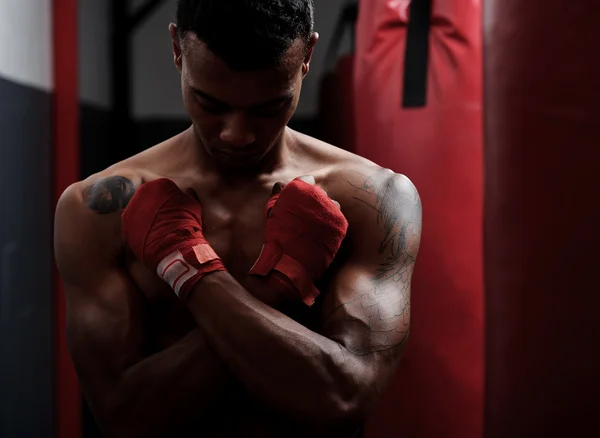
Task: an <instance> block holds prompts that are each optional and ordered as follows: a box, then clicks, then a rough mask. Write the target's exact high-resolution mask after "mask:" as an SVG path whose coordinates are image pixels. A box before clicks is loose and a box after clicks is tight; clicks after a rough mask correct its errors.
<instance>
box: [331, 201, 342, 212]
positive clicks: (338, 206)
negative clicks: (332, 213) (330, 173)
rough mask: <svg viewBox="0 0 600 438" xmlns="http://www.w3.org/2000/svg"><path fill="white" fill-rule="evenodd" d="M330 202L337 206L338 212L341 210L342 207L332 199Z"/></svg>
mask: <svg viewBox="0 0 600 438" xmlns="http://www.w3.org/2000/svg"><path fill="white" fill-rule="evenodd" d="M331 202H333V203H334V204H335V205H336V206H337V208H339V209H340V210H341V209H342V206H341V205H340V203H339V202H337V201H334V200H333V199H332V200H331Z"/></svg>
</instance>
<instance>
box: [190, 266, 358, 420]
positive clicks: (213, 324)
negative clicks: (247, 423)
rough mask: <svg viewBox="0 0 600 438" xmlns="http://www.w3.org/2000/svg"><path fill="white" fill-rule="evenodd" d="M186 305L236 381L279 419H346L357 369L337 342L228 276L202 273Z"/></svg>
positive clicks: (354, 394)
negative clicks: (269, 406)
mask: <svg viewBox="0 0 600 438" xmlns="http://www.w3.org/2000/svg"><path fill="white" fill-rule="evenodd" d="M186 304H187V306H188V308H189V309H190V311H191V313H192V314H193V315H194V318H195V319H196V321H197V323H198V324H199V325H200V326H201V327H202V329H203V330H205V331H206V333H207V335H208V339H209V342H210V343H211V345H213V347H214V349H215V350H216V351H217V354H218V355H219V356H220V357H221V359H222V360H223V361H225V362H226V363H227V364H228V365H229V367H230V368H231V369H232V370H233V372H234V373H235V374H236V375H237V377H238V378H239V379H240V380H241V381H242V382H244V384H245V385H246V386H247V387H248V388H249V389H250V390H251V391H252V392H254V393H255V394H256V395H258V396H260V397H262V398H264V399H265V400H266V401H267V402H269V403H270V404H272V405H273V406H274V407H276V408H278V409H280V410H281V411H282V412H283V413H284V414H289V415H290V416H291V417H297V418H302V419H304V420H306V419H311V420H313V421H315V422H331V421H334V420H337V419H340V418H339V417H346V416H348V415H352V413H353V410H354V409H355V407H356V406H355V405H354V404H353V403H354V402H355V401H356V395H357V394H356V391H357V388H358V385H357V381H356V380H357V376H360V375H361V373H362V371H363V369H361V362H360V361H359V360H358V358H357V357H356V356H354V355H352V354H350V353H349V352H348V351H347V350H346V349H345V348H344V347H343V346H342V345H340V344H338V343H337V342H334V341H332V340H330V339H328V338H325V337H323V336H321V335H319V334H317V333H314V332H312V331H310V330H308V329H307V328H306V327H304V326H302V325H300V324H298V323H297V322H295V321H293V320H292V319H291V318H288V317H287V316H285V315H284V314H282V313H280V312H278V311H277V310H275V309H273V308H271V307H269V306H267V305H265V304H263V303H262V302H260V301H259V300H257V299H255V298H254V297H253V296H252V295H251V294H250V293H249V292H248V291H247V290H245V289H244V288H243V287H242V286H241V285H240V284H239V283H238V282H237V281H235V279H233V277H231V276H230V275H229V274H228V273H227V272H219V273H215V274H211V275H208V276H206V277H205V278H204V279H203V280H202V281H201V282H200V283H199V284H198V285H196V287H195V290H194V291H193V293H192V295H191V296H190V298H189V299H188V301H187V303H186Z"/></svg>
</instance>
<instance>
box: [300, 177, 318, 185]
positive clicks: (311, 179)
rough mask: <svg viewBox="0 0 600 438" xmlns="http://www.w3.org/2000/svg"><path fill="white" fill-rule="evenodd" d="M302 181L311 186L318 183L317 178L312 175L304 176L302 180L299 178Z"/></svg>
mask: <svg viewBox="0 0 600 438" xmlns="http://www.w3.org/2000/svg"><path fill="white" fill-rule="evenodd" d="M298 179H299V180H300V181H304V182H305V183H307V184H310V185H311V186H314V185H315V184H316V183H317V181H316V180H315V177H314V176H312V175H304V176H301V177H300V178H298Z"/></svg>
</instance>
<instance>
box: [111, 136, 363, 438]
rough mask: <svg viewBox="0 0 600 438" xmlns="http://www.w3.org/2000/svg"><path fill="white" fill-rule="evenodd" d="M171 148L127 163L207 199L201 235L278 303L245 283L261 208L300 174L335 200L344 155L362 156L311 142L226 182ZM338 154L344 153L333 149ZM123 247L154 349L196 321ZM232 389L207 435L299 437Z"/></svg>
mask: <svg viewBox="0 0 600 438" xmlns="http://www.w3.org/2000/svg"><path fill="white" fill-rule="evenodd" d="M302 137H303V136H302ZM303 138H304V137H303ZM306 139H307V140H308V139H309V138H308V137H306ZM174 147H177V146H176V145H169V144H168V143H166V144H164V145H159V146H157V147H156V149H155V150H153V151H151V152H150V153H149V154H148V158H147V159H143V160H140V159H139V158H138V160H137V161H136V159H135V157H134V159H131V160H129V162H124V163H123V169H127V172H130V173H131V172H134V173H136V174H137V176H138V177H139V179H140V181H141V182H142V183H146V182H149V181H152V180H154V179H157V178H169V179H171V180H173V181H174V182H175V183H176V184H177V185H179V186H180V188H182V189H184V190H185V189H187V188H190V187H191V188H193V189H194V190H195V191H196V193H197V195H198V198H199V199H200V202H201V205H202V220H203V231H204V235H205V237H206V239H207V240H208V242H209V243H210V244H211V246H212V247H213V248H214V250H215V251H216V253H217V254H219V256H220V257H221V258H222V260H223V262H224V264H225V266H226V267H227V270H228V271H229V273H230V274H231V275H232V276H233V277H234V278H235V279H236V280H238V281H239V282H240V284H242V285H243V286H246V288H247V289H248V290H249V292H251V293H252V294H253V295H254V296H255V297H256V298H258V299H260V300H261V301H263V302H265V303H267V304H269V305H272V306H274V307H275V306H279V302H278V298H277V297H276V296H271V295H269V294H268V293H265V291H264V290H260V291H257V290H252V289H251V287H250V286H249V285H248V284H247V280H248V277H247V272H248V271H249V270H250V268H251V267H252V265H253V263H254V261H255V260H256V259H257V258H258V256H259V253H260V250H261V247H262V242H263V232H264V225H265V220H264V209H265V205H266V203H267V200H268V199H269V197H270V196H271V191H272V188H273V185H274V184H275V183H276V182H284V183H287V182H289V181H291V180H292V179H294V178H296V177H299V176H302V175H307V174H310V175H314V176H315V178H316V180H317V184H318V185H319V186H320V187H321V188H323V189H324V190H325V191H326V192H327V193H328V194H329V196H330V197H332V198H334V199H335V198H336V194H337V193H336V187H338V186H339V184H337V185H336V184H335V173H336V171H337V170H338V169H347V168H348V165H349V163H343V162H341V163H340V162H339V160H340V159H339V157H340V156H342V157H347V158H348V159H349V160H357V159H358V157H356V158H351V157H354V156H353V155H351V154H348V153H346V152H343V151H340V152H337V151H332V158H331V159H325V160H323V159H322V157H318V156H317V157H311V156H310V150H311V149H310V147H307V151H308V152H307V153H306V155H305V156H304V157H305V158H306V159H302V160H293V161H294V164H293V165H290V166H289V167H286V168H284V169H282V170H279V171H278V172H277V173H276V174H274V175H271V176H269V177H265V178H263V179H262V180H261V181H255V182H252V183H246V184H244V185H240V186H231V187H228V186H227V185H225V184H223V183H221V182H217V181H215V180H214V178H207V177H204V176H203V175H195V174H194V172H193V169H190V166H189V164H188V165H182V164H183V163H176V162H174V160H172V159H170V158H169V157H173V156H177V154H176V151H173V150H172V149H171V148H174ZM329 147H330V148H332V149H335V148H333V147H332V146H329ZM159 148H162V150H161V149H159ZM174 152H175V153H174ZM338 153H339V154H341V155H336V154H338ZM150 154H151V155H150ZM320 154H322V151H320V150H319V152H318V153H317V154H315V155H320ZM142 157H143V156H142ZM143 158H145V157H143ZM319 158H321V160H319ZM358 160H362V159H358ZM336 161H337V164H336ZM365 161H366V160H365ZM138 163H139V164H138ZM136 166H139V167H136ZM109 171H110V172H111V174H113V175H115V174H118V171H119V165H117V166H113V167H112V168H111V169H109ZM138 182H139V181H138ZM123 252H124V254H125V257H124V264H125V268H126V270H127V271H128V272H129V274H130V275H131V277H132V279H133V280H134V282H135V283H136V284H137V286H138V287H139V289H140V290H141V292H142V293H143V294H144V296H145V297H146V300H147V303H148V316H149V323H150V328H149V330H150V331H151V333H149V336H150V337H151V338H152V339H153V341H154V342H153V345H154V348H155V349H156V351H159V350H161V349H164V348H166V347H168V346H169V345H172V344H174V343H175V342H177V341H178V340H180V339H181V338H182V337H183V336H185V335H186V334H187V333H188V332H189V331H190V330H192V329H193V328H194V327H195V325H196V324H195V321H194V320H193V318H192V316H191V314H190V313H189V312H188V311H187V309H186V308H185V307H184V306H183V305H182V304H181V303H180V302H179V300H178V299H177V298H176V297H175V295H174V294H173V293H172V291H171V289H170V288H169V287H168V286H167V285H166V284H165V283H164V282H162V281H161V280H160V279H159V278H158V277H157V276H156V274H155V273H154V272H150V271H149V270H148V269H147V268H146V267H145V266H144V265H143V264H142V263H141V262H140V261H138V260H136V259H135V258H134V257H133V256H132V255H131V254H130V253H129V252H128V251H127V250H126V249H125V248H124V249H123ZM280 310H282V311H284V312H286V313H288V315H289V316H290V317H292V318H294V319H296V320H297V321H298V322H300V323H302V324H304V325H307V326H310V324H311V323H310V321H311V319H312V316H314V315H311V312H316V311H318V310H316V309H312V310H307V309H306V308H304V307H301V306H297V307H295V306H292V307H290V308H287V307H286V308H282V309H280ZM232 392H233V393H232V394H231V397H230V399H229V400H228V402H227V403H228V405H227V406H222V407H220V406H216V407H215V412H212V413H211V419H212V420H213V421H211V423H214V424H213V427H214V429H215V430H214V432H213V433H212V434H211V435H206V432H207V428H209V429H213V427H211V426H209V425H208V424H206V423H204V424H203V425H202V426H201V429H202V432H203V436H214V437H220V436H236V437H255V436H256V437H259V436H260V437H264V438H268V437H278V436H281V437H284V436H285V437H292V436H300V435H294V434H293V433H292V430H294V429H290V427H289V426H286V424H284V423H282V422H281V421H280V420H278V419H277V418H275V417H274V416H273V415H272V414H270V413H269V411H268V410H266V409H264V408H263V407H262V406H261V404H260V403H257V402H256V400H250V401H249V397H250V396H249V395H248V394H246V393H245V392H244V391H243V389H241V385H240V388H239V389H238V390H233V389H232ZM203 422H204V420H203ZM219 429H221V430H219Z"/></svg>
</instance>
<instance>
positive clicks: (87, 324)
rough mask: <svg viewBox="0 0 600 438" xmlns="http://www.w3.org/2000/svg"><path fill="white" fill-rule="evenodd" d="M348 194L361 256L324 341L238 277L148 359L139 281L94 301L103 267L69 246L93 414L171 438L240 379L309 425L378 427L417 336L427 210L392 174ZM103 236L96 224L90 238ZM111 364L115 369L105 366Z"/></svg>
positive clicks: (341, 278) (199, 293)
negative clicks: (414, 306) (419, 263)
mask: <svg viewBox="0 0 600 438" xmlns="http://www.w3.org/2000/svg"><path fill="white" fill-rule="evenodd" d="M343 184H347V187H346V189H347V193H348V194H349V196H348V199H346V200H343V203H342V205H343V208H344V213H345V214H346V216H347V217H348V219H349V221H350V230H349V236H348V238H349V239H350V241H351V243H352V248H353V254H352V255H351V257H350V259H349V260H348V261H347V262H346V263H345V264H344V266H343V267H342V268H341V269H340V270H339V272H337V274H336V276H335V278H334V279H333V281H332V284H331V286H330V290H329V291H327V292H326V293H325V294H324V297H323V301H322V311H323V315H322V326H321V328H320V330H318V331H319V333H316V332H313V331H310V330H308V329H307V328H305V327H303V326H302V325H300V324H298V323H296V322H295V321H293V320H292V319H290V318H288V317H287V316H285V315H283V314H281V313H280V312H278V311H276V310H274V309H272V308H271V307H269V306H267V305H265V304H263V303H261V302H260V301H259V300H257V299H256V298H254V297H253V296H252V295H251V294H250V293H249V292H248V291H246V290H245V289H244V288H243V287H242V286H241V285H240V284H239V283H237V282H236V281H235V280H234V279H233V278H232V277H231V276H230V275H229V274H227V273H215V274H213V275H209V276H207V277H206V278H205V279H204V280H203V281H202V282H200V283H199V284H198V286H197V289H198V290H196V291H195V292H194V293H193V294H192V296H191V298H190V299H189V300H188V303H187V305H188V308H189V309H190V311H191V313H192V314H193V315H194V317H195V319H196V322H197V323H198V328H197V329H195V330H193V331H191V332H190V333H189V334H188V335H187V336H186V337H185V338H184V339H183V340H182V341H180V342H179V343H177V344H176V345H174V346H172V347H170V348H169V349H167V350H165V351H163V352H161V353H158V354H155V355H151V356H149V357H148V355H147V354H145V352H144V351H143V344H144V339H143V332H144V327H143V321H140V320H139V315H140V314H143V308H142V306H143V304H142V303H141V300H140V299H139V297H137V295H138V294H139V292H137V293H136V292H134V287H133V286H132V284H131V280H129V279H128V278H127V276H126V274H124V273H119V274H117V273H116V271H111V272H114V274H113V275H112V277H113V278H112V281H111V280H109V278H108V277H106V275H104V277H103V279H102V280H101V279H99V278H98V279H97V280H98V282H100V283H102V284H103V286H104V287H103V288H98V287H96V289H95V290H84V289H85V287H86V286H88V285H92V284H97V282H96V283H95V280H96V279H95V278H94V276H93V275H92V274H91V272H93V271H94V268H95V267H91V266H88V267H86V266H78V267H77V269H76V270H75V271H76V272H73V270H72V269H69V261H68V259H69V257H68V255H69V253H71V254H75V253H76V252H73V251H72V250H71V251H69V250H66V249H65V248H64V247H62V249H61V245H60V239H59V240H58V250H57V260H58V262H59V268H60V267H62V269H61V274H63V277H64V279H65V282H66V283H67V288H68V289H69V288H70V289H71V293H69V292H67V294H68V300H69V297H70V300H69V301H68V302H69V304H70V306H71V307H72V309H73V310H75V309H77V312H74V311H71V312H69V315H70V316H69V318H70V329H69V337H70V345H71V346H72V348H71V354H72V356H73V360H74V362H75V365H76V367H77V369H78V373H79V375H80V379H81V380H82V382H83V383H82V384H83V387H84V390H85V391H86V393H88V394H89V396H90V399H91V401H92V402H91V405H92V409H93V410H94V411H95V412H96V413H97V416H98V417H101V418H99V420H100V422H101V423H102V422H104V423H105V424H107V425H108V426H107V429H115V430H119V434H123V435H128V434H129V432H128V430H127V427H122V428H116V427H114V426H113V424H114V422H113V418H114V415H115V414H114V413H115V412H119V411H120V409H123V410H124V412H127V413H128V416H129V417H131V416H134V417H138V418H143V419H144V420H143V421H142V423H144V424H145V426H147V427H146V430H145V431H146V432H147V431H148V430H150V431H153V432H155V433H156V434H160V433H159V432H158V431H159V430H161V429H162V430H164V429H165V428H168V427H172V423H174V422H175V423H177V422H179V423H180V424H181V425H182V426H183V425H184V424H185V421H186V419H187V418H189V417H190V416H194V413H197V412H200V411H201V410H202V409H204V408H205V407H206V406H207V404H208V403H210V400H212V399H213V398H214V397H216V396H217V395H218V394H219V391H220V390H221V388H222V386H223V385H224V384H225V383H226V382H227V381H228V380H229V379H230V378H231V377H230V374H229V370H228V369H231V370H232V371H233V374H235V375H236V376H237V377H238V378H239V379H240V380H242V381H243V382H244V383H245V385H246V386H247V387H248V388H250V389H251V390H252V391H253V392H254V393H255V394H256V395H258V396H260V397H262V398H263V399H264V400H265V401H266V402H268V403H269V404H272V405H273V406H274V407H276V408H277V409H279V410H281V412H282V413H283V414H285V415H286V416H289V417H291V418H296V419H298V420H301V421H302V422H303V423H309V424H315V425H325V426H327V425H330V424H332V423H338V422H341V423H344V422H345V423H347V424H348V423H354V421H357V422H358V421H360V420H362V419H363V418H364V417H365V416H366V414H367V413H368V411H369V410H370V409H371V408H372V406H373V404H374V403H375V401H376V400H377V398H378V396H379V394H380V393H381V391H382V390H383V389H384V387H385V386H386V384H387V382H388V380H389V379H390V377H391V376H392V375H393V372H394V371H395V368H396V365H397V362H398V360H399V357H400V352H401V350H402V346H403V344H404V342H405V340H406V338H407V336H408V331H409V324H410V280H411V275H412V270H413V267H414V262H415V259H416V256H417V252H418V247H419V241H420V231H421V208H420V202H419V198H418V195H417V193H416V190H415V189H414V187H413V186H412V184H411V183H410V182H409V181H408V180H407V179H405V178H403V177H400V176H397V175H394V174H391V173H388V172H384V173H382V172H377V174H376V175H375V176H374V177H368V176H366V175H365V176H362V175H359V174H356V173H354V174H352V175H349V176H348V178H347V179H346V180H345V181H343ZM340 201H342V200H340ZM90 220H92V221H93V219H90ZM93 229H94V227H93V224H90V229H89V230H87V231H88V232H90V231H93ZM58 237H60V236H58ZM98 237H99V241H108V240H109V239H108V237H107V236H104V237H102V236H98ZM59 253H62V254H59ZM65 253H67V254H66V255H65ZM107 259H108V258H107ZM80 264H81V262H80ZM84 265H85V264H84ZM99 272H102V271H99ZM98 275H100V274H98ZM102 275H103V274H102ZM82 276H83V277H85V278H84V279H82V278H81V277H82ZM69 285H70V286H69ZM111 285H112V286H114V285H118V287H116V288H115V287H112V288H111V287H110V286H111ZM101 291H102V292H101ZM92 295H94V296H92ZM98 295H99V296H98ZM99 297H100V298H99ZM86 309H87V310H86ZM117 315H118V316H117ZM231 321H235V323H233V324H232V323H231ZM99 326H102V327H104V329H102V328H100V327H99ZM107 327H109V328H112V331H110V332H109V331H107V329H106V328H107ZM98 333H104V337H105V339H103V338H102V335H99V334H98ZM207 341H208V342H207ZM215 353H216V354H215ZM90 354H94V355H95V358H96V360H93V359H92V360H90V358H89V355H90ZM103 354H104V355H105V356H106V357H112V358H113V360H112V361H111V362H110V363H109V364H107V363H103V361H101V360H98V359H99V358H100V357H101V356H102V355H103ZM225 364H226V365H225ZM110 385H112V388H117V389H118V390H117V391H113V392H114V394H116V395H115V396H114V397H113V398H112V399H106V398H105V397H102V396H101V394H103V393H106V391H104V392H103V388H107V387H109V386H110ZM125 394H126V395H127V396H125ZM136 407H137V409H136ZM95 408H96V409H95ZM136 413H139V415H137V414H136ZM111 416H112V417H113V418H111ZM146 419H148V421H145V420H146ZM103 420H104V421H103ZM125 423H126V422H125ZM125 423H122V424H125ZM136 432H137V431H133V432H131V433H133V434H134V435H135V433H136ZM147 436H148V435H147Z"/></svg>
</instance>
